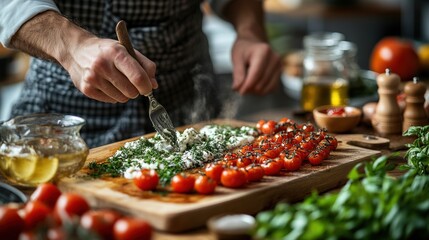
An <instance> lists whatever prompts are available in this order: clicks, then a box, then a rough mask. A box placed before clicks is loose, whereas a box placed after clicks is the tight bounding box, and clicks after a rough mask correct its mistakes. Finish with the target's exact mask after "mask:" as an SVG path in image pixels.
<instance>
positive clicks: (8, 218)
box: [0, 206, 25, 240]
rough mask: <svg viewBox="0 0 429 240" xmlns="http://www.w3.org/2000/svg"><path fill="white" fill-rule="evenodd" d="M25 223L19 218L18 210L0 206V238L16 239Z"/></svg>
mask: <svg viewBox="0 0 429 240" xmlns="http://www.w3.org/2000/svg"><path fill="white" fill-rule="evenodd" d="M24 227H25V222H24V220H23V219H22V218H21V217H20V216H19V214H18V209H16V208H12V207H8V206H1V207H0V236H1V237H0V238H1V239H11V240H13V239H18V236H19V234H20V233H21V231H22V230H24Z"/></svg>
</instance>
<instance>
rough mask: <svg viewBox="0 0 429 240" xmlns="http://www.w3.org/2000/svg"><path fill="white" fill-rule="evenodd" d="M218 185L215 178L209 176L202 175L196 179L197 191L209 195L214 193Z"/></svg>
mask: <svg viewBox="0 0 429 240" xmlns="http://www.w3.org/2000/svg"><path fill="white" fill-rule="evenodd" d="M216 185H217V183H216V181H215V180H213V179H211V178H209V177H207V176H204V175H201V176H199V177H197V179H196V180H195V186H194V188H195V191H196V192H197V193H200V194H205V195H209V194H212V193H214V191H215V189H216Z"/></svg>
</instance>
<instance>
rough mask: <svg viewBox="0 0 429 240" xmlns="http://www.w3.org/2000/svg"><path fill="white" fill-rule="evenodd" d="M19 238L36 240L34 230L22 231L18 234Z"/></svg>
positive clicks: (20, 239)
mask: <svg viewBox="0 0 429 240" xmlns="http://www.w3.org/2000/svg"><path fill="white" fill-rule="evenodd" d="M18 239H19V240H38V239H39V238H37V234H36V232H35V231H24V232H21V234H19V238H18Z"/></svg>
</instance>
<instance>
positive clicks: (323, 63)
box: [301, 32, 349, 111]
mask: <svg viewBox="0 0 429 240" xmlns="http://www.w3.org/2000/svg"><path fill="white" fill-rule="evenodd" d="M343 39H344V35H343V34H341V33H336V32H322V33H313V34H310V35H307V36H305V37H304V48H305V57H304V78H303V87H302V92H301V106H302V108H303V110H305V111H312V110H313V109H314V108H316V107H318V106H322V105H334V106H340V105H347V103H348V87H349V83H348V81H347V76H346V72H345V66H344V61H343V51H342V50H341V48H339V43H340V42H341V41H342V40H343Z"/></svg>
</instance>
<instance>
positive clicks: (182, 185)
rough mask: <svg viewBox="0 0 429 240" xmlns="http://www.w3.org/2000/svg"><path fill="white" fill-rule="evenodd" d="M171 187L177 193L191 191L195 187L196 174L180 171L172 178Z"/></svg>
mask: <svg viewBox="0 0 429 240" xmlns="http://www.w3.org/2000/svg"><path fill="white" fill-rule="evenodd" d="M170 184H171V189H172V190H173V192H176V193H189V192H191V191H192V190H193V189H194V185H195V178H194V176H191V175H188V174H184V173H179V174H177V175H175V176H174V177H173V178H172V179H171V183H170Z"/></svg>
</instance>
